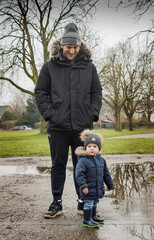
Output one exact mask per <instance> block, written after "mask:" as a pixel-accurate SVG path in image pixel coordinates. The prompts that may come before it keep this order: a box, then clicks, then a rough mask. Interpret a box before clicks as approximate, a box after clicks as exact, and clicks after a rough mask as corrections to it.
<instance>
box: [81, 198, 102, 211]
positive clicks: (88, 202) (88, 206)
mask: <svg viewBox="0 0 154 240" xmlns="http://www.w3.org/2000/svg"><path fill="white" fill-rule="evenodd" d="M98 203H99V200H98V199H97V200H84V209H85V210H86V209H91V208H93V207H97V204H98Z"/></svg>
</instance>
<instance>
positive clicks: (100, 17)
mask: <svg viewBox="0 0 154 240" xmlns="http://www.w3.org/2000/svg"><path fill="white" fill-rule="evenodd" d="M106 2H107V1H102V2H101V1H99V3H98V4H97V11H96V14H95V15H94V16H93V23H92V24H93V26H94V28H96V29H97V30H98V31H99V32H100V33H101V34H102V36H103V41H104V43H105V44H106V45H107V46H113V45H115V43H117V42H118V41H122V40H126V38H127V37H131V36H133V35H134V34H136V33H137V32H138V31H142V30H146V29H149V28H150V27H151V26H152V19H154V9H152V7H151V8H150V9H149V11H148V12H147V13H145V14H144V15H143V16H142V17H141V18H140V20H138V21H137V18H135V16H134V14H132V10H133V9H131V8H119V9H118V11H116V9H115V8H108V7H107V3H106Z"/></svg>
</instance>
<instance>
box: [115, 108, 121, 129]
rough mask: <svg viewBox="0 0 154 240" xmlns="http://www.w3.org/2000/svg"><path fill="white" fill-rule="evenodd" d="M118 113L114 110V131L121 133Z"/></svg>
mask: <svg viewBox="0 0 154 240" xmlns="http://www.w3.org/2000/svg"><path fill="white" fill-rule="evenodd" d="M121 130H122V129H121V121H120V111H119V110H118V109H116V110H115V131H121Z"/></svg>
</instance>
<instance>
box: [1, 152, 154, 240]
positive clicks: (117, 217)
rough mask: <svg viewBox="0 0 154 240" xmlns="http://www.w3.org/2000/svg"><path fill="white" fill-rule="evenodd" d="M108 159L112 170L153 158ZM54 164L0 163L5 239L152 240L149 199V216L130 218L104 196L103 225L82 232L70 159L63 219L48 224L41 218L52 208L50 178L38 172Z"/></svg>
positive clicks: (41, 161)
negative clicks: (117, 166) (113, 166)
mask: <svg viewBox="0 0 154 240" xmlns="http://www.w3.org/2000/svg"><path fill="white" fill-rule="evenodd" d="M105 158H106V160H107V163H108V164H109V165H110V164H113V163H119V164H120V163H129V162H133V163H143V162H152V163H154V155H107V156H105ZM50 165H51V161H50V157H35V158H28V157H27V158H24V157H21V158H20V157H19V158H1V159H0V167H1V168H0V169H1V172H0V196H1V197H0V198H1V201H0V239H1V240H12V239H13V240H29V239H34V240H35V239H36V240H46V239H54V240H59V239H62V240H65V239H66V240H67V239H72V240H80V239H82V240H83V239H84V240H92V239H95V240H99V239H101V240H116V239H118V240H127V239H128V240H131V239H133V240H137V239H148V240H152V235H151V234H152V233H151V231H152V227H153V223H154V219H153V216H154V214H152V213H150V211H153V210H152V209H153V204H152V200H151V197H150V200H148V201H149V204H148V208H147V209H146V210H145V211H147V212H146V214H147V216H146V217H145V216H143V215H144V214H143V213H142V211H141V210H137V212H136V214H134V213H135V209H134V210H133V211H134V213H133V214H134V215H132V212H131V214H128V212H127V211H124V210H123V205H122V206H121V205H120V206H119V205H115V204H113V199H112V198H109V197H105V198H104V199H103V200H101V201H100V212H101V214H102V215H103V217H104V218H105V223H104V225H103V226H101V227H100V229H98V230H94V229H85V228H83V227H82V221H83V218H82V216H80V215H78V214H77V211H76V207H77V197H76V194H75V190H74V185H73V177H72V171H71V167H72V162H71V160H70V159H69V160H68V166H67V167H68V168H67V179H66V183H65V189H64V195H63V211H64V214H63V215H62V216H59V217H57V218H54V219H50V220H47V219H44V218H43V217H42V215H43V213H44V212H45V211H46V210H47V209H48V207H49V204H50V203H51V201H52V197H51V192H50V175H48V174H42V173H41V172H40V170H41V169H42V168H43V167H50ZM10 171H12V172H10ZM11 173H12V174H11ZM150 191H151V190H150ZM150 194H151V193H150ZM144 195H145V194H143V197H144ZM150 196H151V195H150ZM152 196H153V195H152ZM148 199H149V198H148ZM142 201H144V200H143V199H142ZM142 204H143V202H142ZM138 205H140V204H138ZM146 205H147V204H146ZM127 207H128V206H127ZM138 207H139V206H138ZM140 207H142V206H140ZM149 216H150V217H149ZM147 219H148V220H147ZM143 230H144V232H143ZM134 232H135V234H134ZM136 232H137V233H136ZM141 233H142V234H141ZM146 236H147V238H146ZM149 236H150V237H151V238H149ZM141 237H144V238H141Z"/></svg>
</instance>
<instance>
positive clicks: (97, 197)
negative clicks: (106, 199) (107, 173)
mask: <svg viewBox="0 0 154 240" xmlns="http://www.w3.org/2000/svg"><path fill="white" fill-rule="evenodd" d="M94 162H95V168H96V190H97V199H98V179H97V165H96V158H95V157H94Z"/></svg>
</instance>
